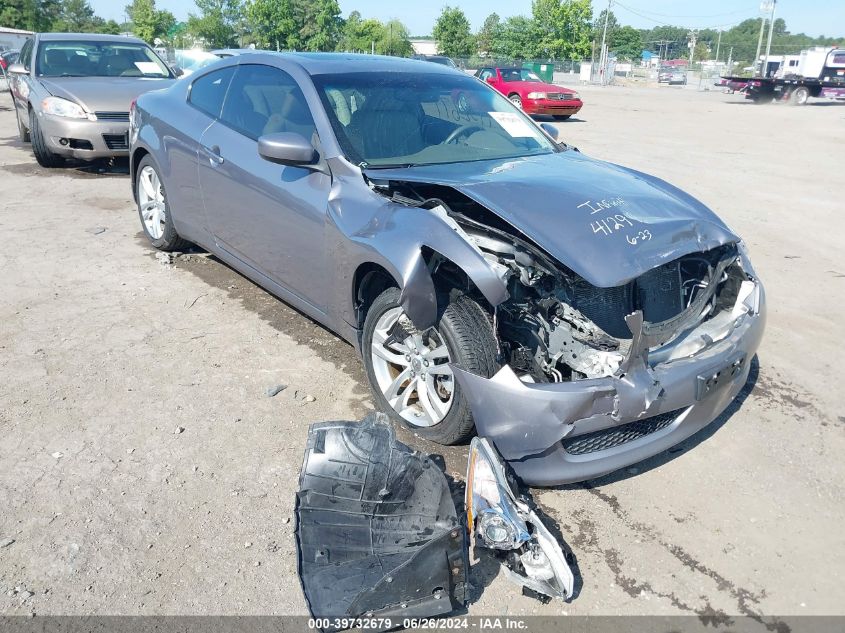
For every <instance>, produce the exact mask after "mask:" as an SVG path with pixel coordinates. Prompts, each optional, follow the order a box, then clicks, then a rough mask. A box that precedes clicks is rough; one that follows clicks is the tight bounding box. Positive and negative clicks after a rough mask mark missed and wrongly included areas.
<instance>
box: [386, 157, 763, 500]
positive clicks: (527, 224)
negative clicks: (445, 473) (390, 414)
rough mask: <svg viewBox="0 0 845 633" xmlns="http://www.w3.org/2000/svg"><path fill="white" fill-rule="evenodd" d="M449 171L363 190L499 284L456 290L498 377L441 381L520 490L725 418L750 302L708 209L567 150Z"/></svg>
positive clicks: (746, 338)
mask: <svg viewBox="0 0 845 633" xmlns="http://www.w3.org/2000/svg"><path fill="white" fill-rule="evenodd" d="M558 161H560V163H561V164H560V167H559V168H557V169H555V167H556V166H557V165H556V164H557V162H558ZM463 169H464V168H461V167H460V166H455V167H454V168H453V170H452V173H450V174H443V173H442V172H438V173H435V171H434V170H433V169H419V170H409V171H410V173H408V172H406V173H404V174H402V175H403V179H402V180H401V181H400V180H399V179H398V178H396V177H395V176H398V175H399V174H398V173H390V174H380V175H382V176H388V178H386V179H384V180H380V181H378V182H376V183H375V186H376V189H377V190H379V191H383V192H384V193H385V194H387V195H392V196H393V200H394V201H396V200H399V201H402V202H404V203H406V204H414V205H419V206H421V207H422V209H421V212H424V211H423V210H424V209H428V211H429V212H431V213H433V214H437V215H438V217H441V218H443V219H444V221H445V222H447V223H450V224H451V226H452V230H453V231H454V232H455V233H457V234H458V235H460V236H461V237H462V238H463V239H464V241H465V242H466V243H467V244H468V245H469V246H470V247H471V248H472V249H473V250H474V252H475V253H476V254H477V255H478V256H479V258H483V261H485V262H486V263H487V265H488V266H489V268H490V269H491V270H492V271H493V272H492V273H491V275H490V276H495V278H496V279H498V280H499V281H500V282H501V284H502V285H503V286H504V290H505V292H504V293H503V296H505V299H503V300H502V299H499V298H498V296H496V300H495V301H494V300H490V297H491V296H493V294H492V293H490V292H489V291H486V292H485V290H486V289H487V286H488V285H489V284H487V285H485V286H483V287H482V286H481V285H475V284H474V283H473V280H472V279H469V280H468V281H465V282H464V285H463V287H460V288H459V289H460V291H462V292H467V293H470V294H473V293H475V294H477V295H479V296H478V301H482V302H483V301H485V300H489V304H490V311H491V314H490V319H491V325H492V328H493V331H494V332H495V335H496V339H497V344H498V349H497V354H498V358H499V365H500V366H501V369H500V371H499V372H498V373H497V374H496V375H494V376H492V377H487V376H480V375H476V374H472V373H468V372H467V371H464V370H462V369H461V368H460V367H458V366H453V371H454V374H455V376H456V378H457V380H458V383H459V385H460V387H461V389H462V391H463V393H464V394H465V395H466V397H467V399H468V400H469V403H470V406H471V408H472V414H473V418H474V421H475V425H476V429H477V431H478V433H479V435H480V436H482V437H486V438H489V439H490V440H491V441H492V442H493V443H494V444H495V447H496V449H497V450H498V451H499V452H500V453H501V455H502V456H503V457H504V458H505V459H506V460H508V462H509V463H510V465H511V466H512V467H513V469H514V471H515V472H516V474H517V475H518V476H519V477H521V478H522V479H523V481H525V482H526V483H528V484H533V485H557V484H562V483H569V482H573V481H583V480H586V479H590V478H594V477H598V476H601V475H603V474H606V473H609V472H611V471H614V470H616V469H619V468H622V467H625V466H627V465H630V464H632V463H634V462H637V461H640V460H643V459H645V458H647V457H650V456H652V455H655V454H657V453H659V452H661V451H663V450H665V449H667V448H669V447H671V446H672V445H674V444H677V443H678V442H679V441H681V440H683V439H685V438H686V437H689V436H690V435H692V434H693V433H695V432H696V431H698V430H699V429H701V428H703V427H704V426H705V425H707V424H708V423H710V422H712V421H713V420H714V419H715V418H716V417H717V416H718V415H719V414H720V413H722V411H724V410H725V408H726V407H727V406H728V404H729V403H730V402H731V401H732V400H733V399H734V398H735V397H736V396H737V394H738V393H739V391H740V389H741V388H742V387H743V385H744V384H745V382H746V380H747V377H748V374H749V370H750V368H751V363H752V359H753V357H754V355H755V353H756V351H757V348H758V347H759V344H760V340H761V338H762V334H763V330H764V328H765V298H764V290H763V286H762V284H761V283H760V280H759V279H758V278H757V275H756V273H755V272H754V270H753V268H752V267H751V264H750V262H749V259H748V256H747V253H746V249H745V246H744V244H743V243H742V242H741V240H740V238H739V237H737V236H736V235H735V234H734V233H733V232H732V231H731V230H730V229H729V228H728V227H726V226H725V225H724V223H722V222H721V221H720V220H719V219H718V218H717V217H716V216H715V214H713V213H712V211H710V210H709V209H707V208H706V207H705V206H704V205H702V204H701V203H700V202H698V201H697V200H695V199H693V198H692V197H691V196H689V195H687V194H685V193H684V192H682V191H680V190H678V189H676V188H674V187H672V186H671V185H669V184H668V183H664V182H663V181H660V180H658V179H656V178H653V177H649V176H647V175H646V174H641V173H639V172H633V171H631V170H626V169H624V168H620V167H616V166H612V165H609V164H607V163H600V162H598V161H591V160H590V159H587V158H585V157H581V156H580V155H578V154H574V153H573V152H566V155H565V156H562V155H560V154H559V155H557V156H556V157H546V158H542V159H525V160H522V161H512V162H507V163H503V164H501V165H494V166H493V167H492V168H489V169H487V170H486V171H484V172H480V170H478V169H476V172H473V173H464V171H463ZM435 179H436V180H435ZM608 190H610V191H615V192H616V195H615V196H611V195H608V194H607V193H603V192H606V191H608ZM585 199H586V202H584V200H585ZM552 201H553V202H552ZM431 248H432V249H433V250H436V249H437V244H436V243H435V242H434V240H432V243H431ZM428 268H429V270H430V271H431V273H432V276H433V278H435V279H438V278H439V279H441V280H444V285H446V286H448V285H454V284H458V285H459V286H460V284H461V280H462V279H463V278H462V276H461V274H460V270H458V268H457V266H456V265H455V263H454V262H450V261H449V260H448V259H446V258H443V257H438V256H436V255H434V256H432V257H430V258H429V260H428ZM487 281H489V280H487ZM485 283H486V282H485ZM407 295H408V296H412V294H411V293H410V292H408V293H407ZM480 295H484V296H483V297H482V296H480Z"/></svg>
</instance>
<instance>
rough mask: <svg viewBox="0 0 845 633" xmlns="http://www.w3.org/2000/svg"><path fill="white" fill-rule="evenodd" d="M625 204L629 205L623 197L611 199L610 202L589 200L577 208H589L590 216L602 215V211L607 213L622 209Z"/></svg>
mask: <svg viewBox="0 0 845 633" xmlns="http://www.w3.org/2000/svg"><path fill="white" fill-rule="evenodd" d="M623 204H627V203H626V202H625V199H624V198H621V197H616V198H611V199H610V200H599V201H598V202H593V201H592V200H587V201H586V202H582V203H581V204H579V205H578V206H577V207H576V208H577V209H580V208H581V207H589V208H590V215H595V214H596V213H601V212H602V211H606V210H608V209H613V208H615V207H621V206H622V205H623Z"/></svg>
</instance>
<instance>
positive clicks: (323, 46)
mask: <svg viewBox="0 0 845 633" xmlns="http://www.w3.org/2000/svg"><path fill="white" fill-rule="evenodd" d="M294 18H295V21H296V26H297V30H298V32H299V46H298V47H297V48H299V49H301V50H306V51H330V50H334V48H335V46H337V43H338V41H339V40H340V33H341V27H342V26H343V21H342V19H341V17H340V6H338V4H337V0H295V2H294Z"/></svg>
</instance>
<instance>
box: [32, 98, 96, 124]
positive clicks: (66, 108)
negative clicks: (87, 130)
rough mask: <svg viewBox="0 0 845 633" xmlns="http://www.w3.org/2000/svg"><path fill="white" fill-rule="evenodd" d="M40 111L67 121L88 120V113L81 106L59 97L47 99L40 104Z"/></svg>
mask: <svg viewBox="0 0 845 633" xmlns="http://www.w3.org/2000/svg"><path fill="white" fill-rule="evenodd" d="M41 110H42V111H43V112H44V113H45V114H52V115H54V116H63V117H67V118H69V119H87V118H89V117H88V113H87V112H86V111H85V110H83V109H82V106H80V105H79V104H78V103H74V102H73V101H68V100H67V99H62V98H61V97H47V98H46V99H44V101H42V102H41Z"/></svg>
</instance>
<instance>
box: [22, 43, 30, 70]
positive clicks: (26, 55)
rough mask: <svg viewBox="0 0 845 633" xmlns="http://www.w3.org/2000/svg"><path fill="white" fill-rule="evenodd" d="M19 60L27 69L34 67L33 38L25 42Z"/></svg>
mask: <svg viewBox="0 0 845 633" xmlns="http://www.w3.org/2000/svg"><path fill="white" fill-rule="evenodd" d="M19 61H20V63H21V64H23V67H24V68H26V69H27V70H29V69H30V68H32V40H27V41H26V43H24V45H23V48H22V49H21V56H20V58H19Z"/></svg>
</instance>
